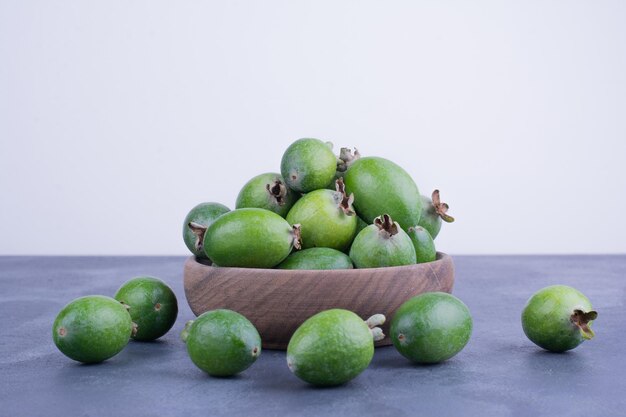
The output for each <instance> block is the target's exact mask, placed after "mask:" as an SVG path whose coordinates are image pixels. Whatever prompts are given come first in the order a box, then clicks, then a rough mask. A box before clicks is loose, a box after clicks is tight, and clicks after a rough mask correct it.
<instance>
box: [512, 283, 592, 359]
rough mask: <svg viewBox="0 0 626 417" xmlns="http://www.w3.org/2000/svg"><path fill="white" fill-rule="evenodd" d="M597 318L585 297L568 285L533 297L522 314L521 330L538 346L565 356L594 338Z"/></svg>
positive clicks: (542, 291) (543, 291) (545, 289)
mask: <svg viewBox="0 0 626 417" xmlns="http://www.w3.org/2000/svg"><path fill="white" fill-rule="evenodd" d="M597 317H598V313H597V312H596V311H594V310H593V308H592V306H591V302H590V301H589V299H588V298H587V297H585V295H584V294H583V293H581V292H580V291H578V290H577V289H575V288H572V287H568V286H566V285H552V286H549V287H546V288H543V289H541V290H539V291H537V292H536V293H535V294H533V296H532V297H530V299H529V300H528V302H527V303H526V307H524V311H523V312H522V328H523V329H524V333H526V336H528V338H529V339H530V340H531V341H532V342H533V343H535V344H536V345H537V346H540V347H542V348H544V349H546V350H549V351H552V352H565V351H567V350H570V349H574V348H575V347H576V346H578V345H580V344H581V343H582V342H583V341H585V340H589V339H591V338H593V336H594V333H593V330H591V322H592V321H593V320H595V319H596V318H597Z"/></svg>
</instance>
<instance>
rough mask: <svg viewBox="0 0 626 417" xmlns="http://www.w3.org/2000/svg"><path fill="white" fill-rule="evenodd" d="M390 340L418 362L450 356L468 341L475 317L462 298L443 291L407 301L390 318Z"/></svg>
mask: <svg viewBox="0 0 626 417" xmlns="http://www.w3.org/2000/svg"><path fill="white" fill-rule="evenodd" d="M390 333H391V340H392V342H393V345H394V346H395V347H396V349H397V350H398V352H400V353H401V354H402V356H404V357H406V358H407V359H409V360H411V361H413V362H416V363H437V362H442V361H445V360H446V359H450V358H451V357H453V356H454V355H456V354H457V353H459V352H460V351H461V350H462V349H463V348H464V347H465V345H466V344H467V342H468V341H469V339H470V336H471V334H472V316H471V315H470V312H469V309H468V308H467V306H466V305H465V304H463V302H462V301H461V300H459V299H458V298H456V297H455V296H453V295H450V294H447V293H443V292H432V293H425V294H421V295H418V296H417V297H413V298H411V299H410V300H408V301H406V302H405V303H404V304H402V305H401V306H400V308H399V309H398V310H397V311H396V314H395V315H394V317H393V319H392V320H391V330H390Z"/></svg>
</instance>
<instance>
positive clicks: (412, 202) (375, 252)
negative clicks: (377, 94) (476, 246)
mask: <svg viewBox="0 0 626 417" xmlns="http://www.w3.org/2000/svg"><path fill="white" fill-rule="evenodd" d="M447 211H448V205H447V204H445V203H442V202H441V201H440V197H439V191H438V190H435V191H434V192H433V193H432V195H431V198H429V197H426V196H423V195H420V192H419V189H418V187H417V185H416V184H415V182H414V181H413V179H412V178H411V176H410V175H409V174H408V173H407V172H406V171H405V170H404V169H402V168H401V167H400V166H398V165H397V164H395V163H393V162H392V161H389V160H387V159H384V158H379V157H375V156H368V157H361V156H360V154H359V152H358V151H357V150H356V149H355V150H354V152H352V151H351V150H350V149H348V148H342V149H341V151H340V153H339V155H338V156H337V155H335V154H334V153H333V150H332V145H331V144H330V143H328V142H323V141H321V140H319V139H299V140H297V141H295V142H294V143H292V144H291V145H290V146H289V147H288V148H287V150H286V151H285V153H284V154H283V157H282V161H281V166H280V174H278V173H265V174H260V175H258V176H256V177H254V178H252V179H251V180H249V181H248V182H247V183H246V184H245V185H244V186H243V188H242V189H241V191H240V192H239V195H238V196H237V201H236V204H235V210H232V211H231V210H230V209H229V208H228V207H226V206H224V205H222V204H220V203H211V202H205V203H201V204H198V205H197V206H195V207H194V208H193V209H192V210H191V211H190V212H189V214H188V215H187V217H186V218H185V221H184V224H183V239H184V241H185V244H186V246H187V247H188V248H189V250H190V251H191V253H193V254H194V255H195V256H196V257H197V258H201V259H202V258H204V259H208V260H210V261H211V262H213V264H214V265H216V266H221V267H244V268H280V269H349V268H353V267H356V268H378V267H389V266H401V265H411V264H416V263H423V262H431V261H434V260H435V259H436V256H437V252H436V250H435V244H434V239H435V238H436V237H437V235H438V234H439V231H440V229H441V224H442V221H445V222H452V221H454V219H453V218H452V217H451V216H450V215H448V214H447Z"/></svg>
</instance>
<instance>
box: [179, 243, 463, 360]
mask: <svg viewBox="0 0 626 417" xmlns="http://www.w3.org/2000/svg"><path fill="white" fill-rule="evenodd" d="M184 280H185V295H186V297H187V302H188V303H189V306H190V307H191V310H192V311H193V312H194V314H196V316H198V315H200V314H202V313H204V312H206V311H209V310H215V309H230V310H234V311H237V312H238V313H240V314H243V315H244V316H245V317H247V318H248V319H249V320H250V321H251V322H252V324H253V325H254V326H255V327H256V328H257V330H258V331H259V333H260V335H261V339H262V340H263V348H264V349H283V350H284V349H286V348H287V345H288V343H289V339H290V338H291V336H292V334H293V333H294V332H295V331H296V329H297V328H298V327H299V326H300V325H301V324H302V323H303V322H304V321H305V320H306V319H308V318H309V317H311V316H313V315H314V314H316V313H319V312H320V311H324V310H329V309H333V308H341V309H345V310H350V311H353V312H354V313H356V314H357V315H358V316H359V317H361V318H363V319H364V320H365V319H367V318H368V317H370V316H372V315H374V314H379V313H381V314H384V315H385V316H386V317H393V316H394V314H395V311H396V310H397V309H398V308H399V307H400V305H402V304H403V303H404V302H405V301H407V300H409V299H410V298H412V297H414V296H416V295H418V294H422V293H425V292H433V291H441V292H448V293H449V292H451V291H452V287H453V285H454V264H453V262H452V258H451V257H450V256H449V255H446V254H445V253H441V252H438V253H437V257H436V260H435V261H433V262H427V263H421V264H414V265H404V266H394V267H385V268H367V269H333V270H288V269H259V268H234V267H218V266H212V265H211V264H210V261H208V260H206V259H203V260H199V259H197V258H196V257H193V256H192V257H190V258H188V259H187V261H186V262H185V267H184ZM382 329H383V332H384V333H385V335H388V334H389V323H387V324H385V325H384V326H383V328H382ZM390 344H391V341H390V339H389V337H385V338H384V339H382V340H380V341H378V342H376V346H383V345H390Z"/></svg>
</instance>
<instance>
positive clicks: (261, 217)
mask: <svg viewBox="0 0 626 417" xmlns="http://www.w3.org/2000/svg"><path fill="white" fill-rule="evenodd" d="M292 246H293V232H292V228H291V226H290V225H289V223H287V221H286V220H285V219H283V218H282V217H280V216H279V215H278V214H276V213H274V212H271V211H269V210H264V209H259V208H243V209H237V210H233V211H231V212H228V213H226V214H224V215H222V216H220V217H219V218H218V219H217V220H215V221H214V222H213V223H212V224H211V225H210V226H209V228H208V229H207V231H206V233H205V235H204V250H205V252H206V255H207V256H208V257H209V259H211V260H212V261H213V262H215V263H216V264H217V265H219V266H222V267H241V268H273V267H275V266H276V265H278V264H279V263H281V262H282V261H283V260H284V259H285V258H286V257H287V255H289V253H290V252H291V248H292Z"/></svg>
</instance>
